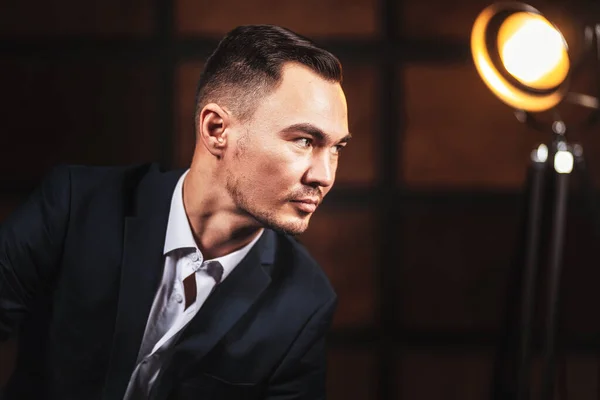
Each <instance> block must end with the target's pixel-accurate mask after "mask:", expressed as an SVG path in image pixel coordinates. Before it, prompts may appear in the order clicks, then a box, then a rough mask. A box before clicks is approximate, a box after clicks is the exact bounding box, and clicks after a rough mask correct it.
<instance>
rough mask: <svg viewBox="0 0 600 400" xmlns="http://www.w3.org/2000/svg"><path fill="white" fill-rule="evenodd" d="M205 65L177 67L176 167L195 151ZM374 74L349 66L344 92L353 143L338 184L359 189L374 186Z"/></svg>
mask: <svg viewBox="0 0 600 400" xmlns="http://www.w3.org/2000/svg"><path fill="white" fill-rule="evenodd" d="M201 70H202V63H187V64H183V65H181V66H180V67H179V68H178V72H177V94H176V98H175V108H176V111H175V113H176V114H175V115H176V116H177V119H176V128H175V132H176V134H175V144H174V159H175V164H176V165H178V166H180V167H184V166H187V165H189V163H190V161H191V159H192V154H193V152H194V145H195V138H194V130H193V118H194V117H193V116H194V107H195V105H194V95H195V91H196V84H197V81H198V78H199V76H200V73H201ZM375 81H376V79H375V71H374V68H372V67H367V66H353V65H347V66H345V68H344V85H343V86H344V90H345V92H346V97H347V100H348V108H349V128H350V131H351V132H352V134H353V138H352V141H351V142H350V143H349V145H348V147H347V148H346V149H344V151H343V153H342V155H341V158H340V164H339V167H338V172H337V181H336V185H337V186H340V185H344V186H360V185H370V184H372V183H374V181H375V177H376V160H377V159H378V158H377V151H378V148H377V147H376V145H375V143H377V135H378V133H379V123H378V122H377V121H379V119H378V118H377V117H376V115H375V113H376V110H377V109H378V105H377V100H378V96H377V90H376V82H375Z"/></svg>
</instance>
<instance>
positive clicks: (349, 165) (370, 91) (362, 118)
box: [336, 64, 381, 186]
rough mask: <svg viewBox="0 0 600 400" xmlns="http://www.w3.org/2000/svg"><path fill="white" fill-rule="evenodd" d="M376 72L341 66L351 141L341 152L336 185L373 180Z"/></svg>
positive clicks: (376, 130)
mask: <svg viewBox="0 0 600 400" xmlns="http://www.w3.org/2000/svg"><path fill="white" fill-rule="evenodd" d="M376 77H377V72H376V70H375V68H374V67H371V66H354V65H351V64H345V65H344V83H343V88H344V91H345V93H346V100H347V102H348V124H349V129H350V132H352V140H351V141H350V143H348V146H347V148H345V149H344V151H343V152H342V154H341V158H340V163H339V166H338V172H337V181H336V182H337V183H336V185H338V186H339V185H344V186H365V185H371V184H374V183H375V180H376V177H377V167H378V165H377V160H379V152H380V151H381V148H380V146H378V145H377V144H378V143H380V141H379V140H378V138H379V136H380V133H379V131H380V126H381V125H380V122H379V121H380V118H379V116H378V115H377V111H378V110H379V108H380V106H379V98H380V96H379V90H378V87H377V79H376Z"/></svg>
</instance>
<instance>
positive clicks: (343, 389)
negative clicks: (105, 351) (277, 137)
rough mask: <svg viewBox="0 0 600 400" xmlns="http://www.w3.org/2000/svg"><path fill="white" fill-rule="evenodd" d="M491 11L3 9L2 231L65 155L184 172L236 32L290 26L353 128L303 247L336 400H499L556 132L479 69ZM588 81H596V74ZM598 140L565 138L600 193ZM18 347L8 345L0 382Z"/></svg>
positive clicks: (585, 381)
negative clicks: (206, 91)
mask: <svg viewBox="0 0 600 400" xmlns="http://www.w3.org/2000/svg"><path fill="white" fill-rule="evenodd" d="M488 4H490V2H489V1H487V0H404V1H398V0H343V1H342V0H303V1H297V0H294V1H291V0H289V1H278V0H249V1H244V2H242V1H236V0H219V1H215V2H209V1H205V0H87V1H81V0H54V1H41V0H35V1H22V0H0V88H1V89H0V99H1V100H0V101H1V107H0V109H1V110H2V112H1V113H0V115H1V118H0V151H1V153H0V155H1V156H0V182H1V184H0V220H1V219H2V218H4V217H5V216H6V215H7V214H8V213H9V212H10V211H11V210H12V209H13V208H14V207H15V205H16V204H18V203H19V202H20V201H22V200H23V199H24V198H25V197H26V196H27V195H28V194H29V193H30V191H31V190H32V188H33V187H35V186H36V185H37V184H38V183H39V180H40V178H41V177H42V176H43V175H44V174H45V173H46V172H47V171H48V170H49V168H51V167H52V166H53V165H55V164H57V163H81V164H102V165H105V164H130V163H139V162H145V161H160V162H162V163H163V164H165V165H166V166H169V167H181V166H186V165H187V164H188V162H189V161H190V157H191V154H192V151H193V143H194V139H193V133H192V112H193V107H194V105H193V96H194V90H195V85H196V81H197V79H198V75H199V72H200V68H201V66H202V62H203V60H204V59H205V58H206V56H207V55H208V54H209V53H210V51H211V50H212V49H213V48H214V47H215V45H216V43H217V42H218V40H219V39H220V37H222V35H223V34H225V33H226V32H227V31H228V30H230V29H232V28H233V27H235V26H237V25H240V24H248V23H274V24H279V25H283V26H286V27H288V28H291V29H293V30H295V31H297V32H299V33H302V34H304V35H307V36H310V37H311V38H313V39H315V40H316V41H317V42H318V43H319V44H322V45H323V46H324V47H326V48H328V49H329V50H331V51H333V52H334V53H335V54H337V55H338V56H339V57H340V58H341V60H342V62H343V64H344V67H345V83H344V87H345V90H346V93H347V97H348V103H349V109H350V110H349V111H350V124H351V127H350V129H351V131H352V132H353V133H354V136H355V138H354V139H353V140H352V143H351V145H350V146H349V147H348V149H347V150H346V151H345V152H344V153H343V155H342V160H341V166H340V168H339V172H338V180H337V183H336V187H335V188H334V190H333V191H332V192H331V194H330V195H329V197H328V199H327V200H326V201H325V203H324V205H323V207H322V208H321V209H320V211H319V212H318V213H317V214H316V215H315V216H314V218H313V221H312V224H311V227H310V229H309V231H308V232H307V233H305V234H304V235H303V236H302V237H301V240H302V241H304V242H305V243H306V245H307V246H308V247H309V248H310V249H311V251H312V252H313V254H314V255H315V257H316V258H317V259H318V260H319V261H320V262H321V263H322V265H323V267H324V269H325V270H326V272H327V274H328V275H329V277H330V278H331V280H332V282H333V285H334V286H335V288H336V290H337V292H338V294H339V298H340V302H339V308H338V312H337V315H336V318H335V321H334V325H333V329H332V332H331V335H330V340H329V344H330V346H329V392H330V398H332V399H422V400H426V399H440V400H446V399H448V400H450V399H460V400H470V399H487V398H492V395H493V393H496V394H497V393H499V390H498V387H499V386H498V385H499V383H498V382H499V381H501V379H499V378H498V377H499V376H501V375H502V374H503V373H502V372H501V371H500V372H499V369H498V368H497V365H498V360H499V358H498V357H499V355H500V356H504V357H506V354H507V353H502V352H500V350H501V349H502V348H503V347H502V346H503V345H504V344H505V342H506V340H505V339H507V337H509V336H510V335H508V336H507V334H506V329H507V327H509V326H508V325H507V324H506V322H505V321H506V318H508V317H510V316H511V315H513V310H512V308H511V307H509V306H508V304H510V300H511V299H513V298H515V296H516V292H515V291H514V289H513V287H514V285H515V282H518V273H519V271H520V270H522V266H520V265H519V264H518V263H517V262H515V260H517V259H518V258H517V254H518V250H519V245H518V243H519V238H520V225H521V221H522V217H523V207H522V204H523V203H524V193H525V191H524V187H525V186H524V185H525V182H526V180H525V177H526V170H527V166H528V160H529V154H530V152H531V150H532V149H533V148H534V147H535V146H537V144H538V143H540V142H545V141H548V140H549V139H550V136H549V135H545V134H542V133H540V132H536V131H534V130H532V129H529V128H528V127H527V126H525V125H523V124H520V123H519V122H518V121H517V120H516V119H515V117H514V115H513V113H512V110H511V109H510V108H509V107H507V106H506V105H504V104H502V103H501V102H500V101H499V100H497V99H496V98H495V97H493V95H492V94H491V93H490V92H489V91H488V90H487V88H486V87H485V86H484V84H483V83H482V81H481V80H480V79H479V76H478V75H477V73H476V70H475V68H474V66H473V63H472V60H471V56H470V53H469V47H468V46H469V34H470V30H471V26H472V24H473V21H474V19H475V17H476V15H477V14H478V13H479V12H480V11H481V10H482V9H483V8H484V7H486V6H487V5H488ZM531 4H533V5H536V6H540V7H543V6H549V7H550V6H556V5H566V6H568V7H570V8H571V9H575V6H577V7H579V9H580V10H584V11H585V12H587V10H591V2H590V3H586V2H585V1H578V2H572V1H571V2H569V1H567V0H565V1H563V2H559V1H554V2H548V1H547V2H543V1H535V2H532V3H531ZM588 7H589V8H588ZM585 12H584V14H585ZM560 15H561V16H563V17H564V16H566V14H564V13H562V14H560ZM590 15H595V14H593V13H592V11H589V12H587V16H588V17H589V16H590ZM598 20H600V19H598ZM579 85H580V87H581V88H582V89H583V90H585V89H590V88H591V85H590V84H589V76H588V77H584V78H582V80H580V81H579ZM588 92H589V90H588ZM567 114H568V115H571V114H570V113H569V111H567ZM596 129H597V128H592V129H588V130H586V131H584V132H576V135H575V136H570V138H572V139H573V140H575V141H579V142H581V143H583V145H584V149H585V151H586V154H587V156H588V160H589V164H590V170H591V172H592V175H593V176H594V177H595V180H594V182H596V183H600V139H599V138H598V137H597V132H596ZM583 203H584V202H583V201H582V199H581V198H579V197H577V196H574V200H573V201H571V203H570V204H571V208H570V210H571V212H570V215H569V221H568V231H567V249H566V262H565V269H564V276H563V282H562V297H561V300H562V301H561V321H560V327H561V328H560V332H561V336H560V338H561V340H560V348H559V350H560V352H559V356H560V357H559V367H560V368H559V374H558V380H557V393H558V394H559V398H567V397H568V398H570V399H596V398H598V396H600V391H599V387H598V383H599V378H600V370H599V366H598V349H599V348H600V336H599V334H600V316H599V315H598V304H599V301H600V295H599V292H598V290H597V289H596V288H597V286H598V283H599V278H600V276H599V275H600V274H599V272H598V269H599V268H598V267H599V266H600V265H599V263H598V254H597V253H598V249H599V247H598V245H597V243H598V242H597V240H596V238H595V237H594V236H593V229H592V227H591V225H592V224H591V223H590V221H591V218H590V217H589V215H588V214H587V213H586V212H585V208H584V207H583V206H582V204H583ZM541 277H542V278H543V277H544V273H542V274H541ZM538 322H539V318H538ZM540 333H543V329H541V324H539V323H538V325H537V330H536V339H535V343H536V344H539V343H540V341H539V334H540ZM15 340H16V339H15ZM15 340H13V341H12V342H9V343H7V344H2V345H0V386H1V385H2V383H3V382H5V381H6V379H7V378H8V376H9V375H10V372H11V368H12V363H13V360H14V357H15V354H14V343H15ZM538 361H539V357H537V356H536V362H535V363H534V373H533V377H532V384H533V387H534V388H536V387H537V385H538V383H537V382H539V362H538ZM508 384H510V382H509V383H508Z"/></svg>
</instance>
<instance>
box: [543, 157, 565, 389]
mask: <svg viewBox="0 0 600 400" xmlns="http://www.w3.org/2000/svg"><path fill="white" fill-rule="evenodd" d="M569 154H570V153H569ZM569 178H570V171H569V172H566V173H556V187H555V193H554V212H553V216H552V217H553V221H552V236H551V242H550V254H549V271H548V272H549V276H548V292H547V307H548V309H547V312H546V323H545V326H544V330H545V337H544V343H543V348H542V363H543V364H542V387H541V390H542V397H541V398H542V400H545V399H552V398H553V397H554V378H555V348H556V343H555V341H556V331H557V317H558V298H559V289H560V278H561V270H562V256H563V248H564V234H565V223H566V212H567V198H568V189H569Z"/></svg>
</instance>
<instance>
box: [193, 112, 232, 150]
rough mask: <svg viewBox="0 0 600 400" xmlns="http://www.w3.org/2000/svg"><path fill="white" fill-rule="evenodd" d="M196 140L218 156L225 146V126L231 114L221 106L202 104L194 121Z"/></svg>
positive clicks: (229, 121)
mask: <svg viewBox="0 0 600 400" xmlns="http://www.w3.org/2000/svg"><path fill="white" fill-rule="evenodd" d="M196 123H197V124H198V125H197V128H198V129H197V132H198V140H199V141H200V142H201V143H202V144H204V147H206V149H207V150H208V151H209V152H210V153H211V154H212V155H214V156H215V157H218V158H220V157H221V156H222V155H223V151H224V150H225V147H226V146H227V128H228V127H229V125H230V123H231V116H230V114H229V113H228V112H227V110H225V109H224V108H222V107H221V106H219V105H218V104H215V103H209V104H207V105H205V106H204V108H203V109H202V111H200V114H199V115H198V121H196Z"/></svg>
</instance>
